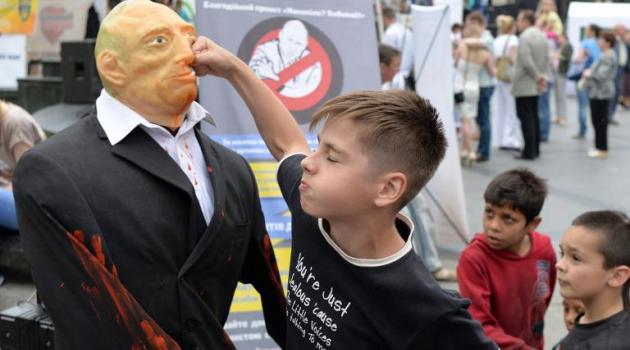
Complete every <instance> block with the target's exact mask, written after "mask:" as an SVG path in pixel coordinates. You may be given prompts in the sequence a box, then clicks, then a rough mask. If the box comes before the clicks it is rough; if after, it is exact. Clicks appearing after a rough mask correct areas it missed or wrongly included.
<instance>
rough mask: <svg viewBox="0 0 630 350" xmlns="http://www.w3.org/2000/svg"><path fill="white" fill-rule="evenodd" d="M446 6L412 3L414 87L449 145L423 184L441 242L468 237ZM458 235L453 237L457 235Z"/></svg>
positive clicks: (438, 240)
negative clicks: (436, 118)
mask: <svg viewBox="0 0 630 350" xmlns="http://www.w3.org/2000/svg"><path fill="white" fill-rule="evenodd" d="M450 11H451V9H450V7H449V6H444V5H443V6H432V7H425V6H412V24H413V32H414V33H416V34H415V35H414V61H415V64H414V71H415V76H416V91H417V92H418V94H419V95H420V96H422V97H425V98H427V99H428V100H429V101H431V104H432V105H433V106H435V108H436V109H437V110H438V113H439V114H440V116H441V119H442V123H443V124H444V129H445V133H446V137H447V139H448V143H449V147H448V150H447V152H446V157H445V159H444V161H443V162H442V164H441V165H440V167H439V168H438V170H437V172H436V174H435V176H434V177H433V179H431V181H430V182H429V184H428V186H427V194H428V195H429V197H430V198H431V200H430V201H429V203H428V204H429V208H430V212H431V214H432V216H433V218H434V223H433V233H434V235H435V237H436V238H437V244H438V245H441V246H444V245H445V243H446V245H451V244H450V243H451V242H456V243H459V245H461V243H462V239H460V238H463V239H469V235H468V221H467V218H466V204H465V200H464V184H463V180H462V172H461V165H460V161H459V150H458V146H457V144H458V143H457V135H456V131H455V121H454V118H453V79H452V78H453V59H452V56H451V41H450V25H451V15H450ZM420 34H421V35H420ZM458 236H459V237H460V238H457V237H458Z"/></svg>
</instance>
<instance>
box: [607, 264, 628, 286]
mask: <svg viewBox="0 0 630 350" xmlns="http://www.w3.org/2000/svg"><path fill="white" fill-rule="evenodd" d="M629 278H630V267H628V266H626V265H620V266H615V267H613V268H612V274H611V275H610V278H609V279H608V286H609V287H612V288H619V287H622V286H623V285H624V284H625V283H626V282H627V281H628V279H629Z"/></svg>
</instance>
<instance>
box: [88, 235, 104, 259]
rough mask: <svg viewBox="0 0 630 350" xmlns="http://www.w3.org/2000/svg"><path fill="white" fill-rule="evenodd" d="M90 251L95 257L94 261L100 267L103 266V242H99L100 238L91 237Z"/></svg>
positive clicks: (96, 236) (97, 236)
mask: <svg viewBox="0 0 630 350" xmlns="http://www.w3.org/2000/svg"><path fill="white" fill-rule="evenodd" d="M91 241H92V250H93V251H94V254H95V255H96V259H97V260H98V262H99V263H101V265H103V266H105V254H103V242H102V241H101V236H99V235H92V239H91Z"/></svg>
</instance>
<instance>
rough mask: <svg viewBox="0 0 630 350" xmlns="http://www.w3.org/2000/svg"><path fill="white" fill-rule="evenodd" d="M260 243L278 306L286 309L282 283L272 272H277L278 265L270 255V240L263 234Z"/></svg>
mask: <svg viewBox="0 0 630 350" xmlns="http://www.w3.org/2000/svg"><path fill="white" fill-rule="evenodd" d="M262 243H263V256H264V257H265V260H266V261H267V265H268V266H269V270H268V273H269V277H270V279H271V281H272V282H273V284H274V287H275V289H276V297H277V298H278V300H279V301H280V304H281V305H283V306H285V307H286V302H287V301H286V299H285V298H284V291H283V289H282V282H280V280H279V279H278V275H277V274H275V273H274V272H278V264H277V263H276V261H275V259H274V258H273V255H272V245H271V239H269V235H268V234H266V233H265V235H264V236H263V242H262Z"/></svg>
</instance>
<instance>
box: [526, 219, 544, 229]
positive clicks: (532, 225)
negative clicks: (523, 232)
mask: <svg viewBox="0 0 630 350" xmlns="http://www.w3.org/2000/svg"><path fill="white" fill-rule="evenodd" d="M541 222H542V218H541V217H540V216H536V217H535V218H533V219H532V221H530V222H529V224H527V226H525V228H526V229H527V232H534V231H535V230H536V229H537V228H538V225H540V223H541Z"/></svg>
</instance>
